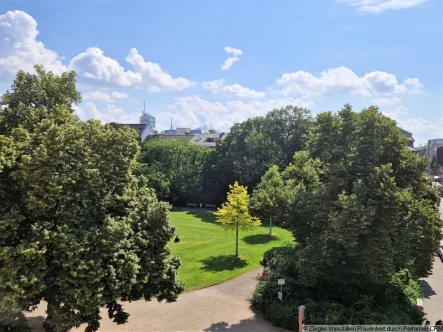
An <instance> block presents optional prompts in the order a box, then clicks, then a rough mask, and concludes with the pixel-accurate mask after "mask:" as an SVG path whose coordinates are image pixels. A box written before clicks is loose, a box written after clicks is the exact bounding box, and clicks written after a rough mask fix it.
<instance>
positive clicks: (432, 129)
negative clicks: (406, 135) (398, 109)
mask: <svg viewBox="0 0 443 332" xmlns="http://www.w3.org/2000/svg"><path fill="white" fill-rule="evenodd" d="M399 125H400V126H401V127H402V128H404V129H405V130H408V131H410V132H412V134H413V137H414V138H415V140H416V142H427V140H428V139H431V138H442V137H443V118H440V119H437V120H436V121H430V120H427V119H424V118H409V119H405V120H402V121H399Z"/></svg>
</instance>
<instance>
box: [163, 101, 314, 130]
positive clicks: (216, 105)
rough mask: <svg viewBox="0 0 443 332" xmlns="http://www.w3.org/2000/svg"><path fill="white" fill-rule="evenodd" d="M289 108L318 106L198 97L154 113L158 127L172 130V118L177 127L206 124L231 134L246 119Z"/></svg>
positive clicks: (175, 103) (292, 102) (306, 103)
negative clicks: (232, 129) (217, 100)
mask: <svg viewBox="0 0 443 332" xmlns="http://www.w3.org/2000/svg"><path fill="white" fill-rule="evenodd" d="M287 105H294V106H301V107H306V108H309V109H311V110H312V109H313V108H315V104H314V103H312V102H309V101H303V100H300V99H293V98H283V99H271V100H266V101H250V102H243V101H239V100H237V101H228V102H225V103H220V102H211V101H207V100H204V99H202V98H200V97H198V96H191V97H183V98H177V99H176V100H175V102H174V103H173V104H171V105H169V106H168V107H167V108H166V109H165V110H164V111H163V112H161V113H158V114H155V116H156V117H157V123H158V128H162V129H167V128H169V127H170V123H171V118H172V120H173V126H174V127H190V128H197V127H201V126H203V125H206V126H208V127H213V128H217V129H220V130H225V131H228V130H229V129H230V127H231V126H232V125H233V124H234V123H237V122H240V121H244V120H246V119H247V118H250V117H255V116H261V115H265V114H266V113H267V112H269V111H271V110H272V109H274V108H280V107H284V106H287Z"/></svg>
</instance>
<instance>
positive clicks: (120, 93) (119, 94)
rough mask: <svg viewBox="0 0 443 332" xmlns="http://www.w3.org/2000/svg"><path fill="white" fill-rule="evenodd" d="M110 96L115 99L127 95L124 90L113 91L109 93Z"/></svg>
mask: <svg viewBox="0 0 443 332" xmlns="http://www.w3.org/2000/svg"><path fill="white" fill-rule="evenodd" d="M111 95H112V97H113V98H115V99H128V98H129V96H128V95H127V94H126V93H124V92H113V93H111Z"/></svg>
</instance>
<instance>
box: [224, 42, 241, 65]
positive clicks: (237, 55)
mask: <svg viewBox="0 0 443 332" xmlns="http://www.w3.org/2000/svg"><path fill="white" fill-rule="evenodd" d="M225 52H226V53H228V54H232V56H231V57H229V58H227V59H226V60H225V62H224V63H223V65H222V67H221V69H222V70H228V69H229V68H231V66H232V65H233V64H234V63H235V62H238V61H240V55H243V52H242V50H239V49H238V48H233V47H229V46H226V47H225Z"/></svg>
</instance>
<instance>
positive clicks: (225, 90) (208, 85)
mask: <svg viewBox="0 0 443 332" xmlns="http://www.w3.org/2000/svg"><path fill="white" fill-rule="evenodd" d="M202 88H203V89H206V90H210V91H212V93H213V94H224V95H230V96H236V97H241V98H252V99H259V98H264V97H265V94H264V92H258V91H255V90H251V89H249V88H245V87H243V86H241V85H240V84H238V83H236V84H233V85H225V80H216V81H208V82H203V83H202Z"/></svg>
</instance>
